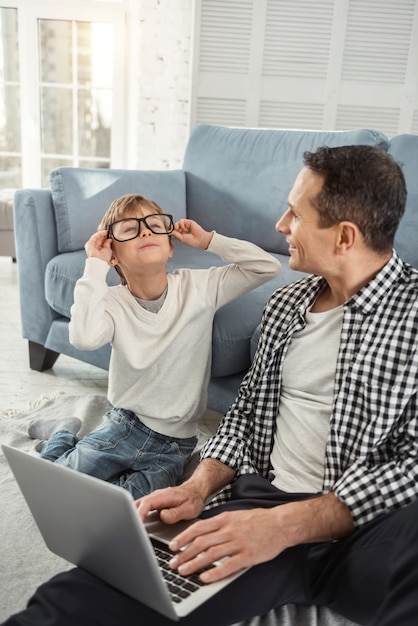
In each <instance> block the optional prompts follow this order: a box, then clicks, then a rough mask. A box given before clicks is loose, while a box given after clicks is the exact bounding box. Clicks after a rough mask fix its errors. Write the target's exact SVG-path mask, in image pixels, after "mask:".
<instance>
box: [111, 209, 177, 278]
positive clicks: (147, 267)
mask: <svg viewBox="0 0 418 626" xmlns="http://www.w3.org/2000/svg"><path fill="white" fill-rule="evenodd" d="M153 214H154V212H153V211H151V210H148V209H137V210H134V211H132V212H129V213H126V214H124V215H123V217H121V218H120V219H128V218H130V217H133V218H141V217H146V216H147V215H153ZM112 250H113V255H114V256H113V259H112V262H111V263H112V265H118V266H119V267H120V269H121V270H122V271H123V273H124V274H125V277H126V278H127V279H128V280H129V277H130V276H131V275H132V274H137V273H138V272H141V273H142V272H144V271H153V270H154V271H155V270H158V269H160V268H161V269H163V268H164V269H165V266H166V264H167V261H168V259H169V258H170V257H171V256H172V255H173V244H172V242H171V239H170V236H169V235H159V234H157V235H156V234H154V233H152V232H151V231H150V230H149V229H148V228H147V226H146V225H145V223H144V222H141V223H140V231H139V235H138V237H135V239H130V240H129V241H123V242H121V241H116V240H115V239H113V240H112Z"/></svg>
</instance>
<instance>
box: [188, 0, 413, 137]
mask: <svg viewBox="0 0 418 626" xmlns="http://www.w3.org/2000/svg"><path fill="white" fill-rule="evenodd" d="M191 121H192V125H194V124H196V123H213V124H224V125H233V126H254V127H269V128H272V127H276V128H311V129H337V130H342V129H350V128H359V127H373V128H378V129H379V130H382V131H383V132H386V134H388V135H389V136H392V135H394V134H397V133H399V132H413V133H417V132H418V0H315V1H313V0H196V11H195V48H194V66H193V86H192V120H191Z"/></svg>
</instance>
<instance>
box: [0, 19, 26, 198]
mask: <svg viewBox="0 0 418 626" xmlns="http://www.w3.org/2000/svg"><path fill="white" fill-rule="evenodd" d="M17 35H18V27H17V10H16V9H13V8H8V7H4V8H0V184H1V186H2V187H4V188H6V187H16V186H18V185H19V184H20V181H21V160H22V159H21V152H20V150H21V133H20V88H19V81H20V76H19V48H18V36H17Z"/></svg>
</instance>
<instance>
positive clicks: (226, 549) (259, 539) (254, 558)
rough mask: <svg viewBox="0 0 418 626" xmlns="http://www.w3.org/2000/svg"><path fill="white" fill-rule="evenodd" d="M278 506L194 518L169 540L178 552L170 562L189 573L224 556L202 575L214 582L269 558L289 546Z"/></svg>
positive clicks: (172, 548) (208, 580) (203, 579)
mask: <svg viewBox="0 0 418 626" xmlns="http://www.w3.org/2000/svg"><path fill="white" fill-rule="evenodd" d="M278 508H279V507H276V508H274V509H251V510H248V511H247V510H243V511H228V512H224V513H221V514H220V515H215V516H214V517H211V518H209V519H206V520H200V521H198V522H195V523H194V524H193V525H192V526H190V527H189V528H187V530H185V531H183V532H182V533H180V534H179V535H177V537H175V538H174V539H173V541H172V542H171V543H170V549H171V550H173V551H174V552H176V553H177V554H176V555H175V556H174V558H173V559H172V560H171V562H170V566H171V567H173V569H177V570H178V571H179V573H180V574H182V575H184V576H187V575H189V574H192V573H194V572H196V571H198V570H200V569H202V568H205V567H207V566H210V565H211V564H212V563H214V562H215V561H222V560H223V559H224V560H223V561H222V562H221V563H220V564H219V565H217V566H216V567H212V568H210V569H208V570H206V571H204V572H203V573H202V574H201V575H200V578H201V580H202V581H203V582H205V583H212V582H215V581H217V580H221V579H222V578H225V577H226V576H229V575H231V574H234V573H236V572H239V571H240V570H242V569H244V568H246V567H251V566H253V565H256V564H258V563H263V562H264V561H270V560H271V559H273V558H274V557H275V556H277V555H278V554H280V552H282V551H283V550H284V549H285V548H286V547H288V546H287V544H286V540H285V537H284V536H283V535H282V534H281V533H280V525H279V524H278V520H277V511H278ZM225 557H228V558H225Z"/></svg>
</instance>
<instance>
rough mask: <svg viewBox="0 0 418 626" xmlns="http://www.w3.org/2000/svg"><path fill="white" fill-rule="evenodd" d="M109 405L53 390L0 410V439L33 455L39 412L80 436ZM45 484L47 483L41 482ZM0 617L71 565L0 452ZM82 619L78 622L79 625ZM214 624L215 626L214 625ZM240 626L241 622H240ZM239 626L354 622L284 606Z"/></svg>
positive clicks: (96, 397)
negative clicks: (46, 537) (32, 432)
mask: <svg viewBox="0 0 418 626" xmlns="http://www.w3.org/2000/svg"><path fill="white" fill-rule="evenodd" d="M108 408H109V404H108V402H107V400H106V398H105V396H103V395H93V396H92V395H85V396H71V395H60V394H57V395H55V396H54V397H51V398H49V399H48V398H43V399H40V400H39V401H38V402H35V403H33V405H32V406H31V408H30V409H28V410H27V411H24V412H15V411H5V412H3V413H0V442H1V443H5V444H7V445H10V446H14V447H16V448H19V449H20V450H24V451H27V452H29V453H32V454H36V452H35V450H34V447H35V444H36V442H35V441H33V440H32V439H30V438H29V437H28V436H27V428H28V424H29V422H30V421H31V420H32V419H33V418H35V417H39V416H43V417H45V419H48V418H50V417H57V416H59V417H69V416H74V415H75V416H78V417H79V418H80V419H81V420H82V422H83V426H82V429H81V431H80V435H81V436H83V435H84V434H86V433H87V432H89V431H90V430H91V429H92V428H95V427H96V425H98V424H99V423H100V420H101V416H102V415H103V414H104V413H105V412H106V411H107V410H108ZM46 488H47V486H46ZM0 511H1V513H0V621H1V622H2V621H3V620H5V619H6V618H7V617H9V616H10V615H12V614H13V613H16V612H18V611H20V610H21V609H23V608H24V607H25V606H26V603H27V600H28V599H29V598H30V596H31V595H32V593H33V592H34V591H35V589H36V588H37V587H38V586H39V585H40V584H41V583H42V582H44V581H46V580H48V579H49V578H51V577H52V576H53V575H55V574H57V573H59V572H62V571H64V570H66V569H69V568H70V567H72V565H71V564H69V563H67V562H66V561H64V560H62V559H61V558H59V557H57V556H55V555H54V554H52V553H51V552H49V550H48V549H47V548H46V546H45V544H44V542H43V539H42V537H41V535H40V534H39V531H38V529H37V527H36V525H35V523H34V521H33V519H32V517H31V515H30V513H29V510H28V508H27V506H26V503H25V501H24V499H23V497H22V495H21V493H20V491H19V488H18V486H17V484H16V482H15V480H14V478H13V476H12V474H11V472H10V470H9V467H8V465H7V462H6V460H5V458H4V456H3V454H2V453H1V454H0ZM81 623H82V622H80V624H81ZM214 626H215V625H214ZM242 626H244V625H242ZM245 626H355V625H353V623H352V622H349V621H347V620H344V619H342V618H341V617H339V616H337V615H335V614H334V613H332V612H331V611H329V610H327V609H319V608H317V607H301V606H285V607H282V608H281V609H280V610H278V611H275V612H271V613H269V614H268V615H267V616H264V617H258V618H255V619H253V620H251V621H249V622H246V625H245Z"/></svg>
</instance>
